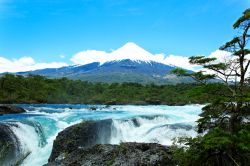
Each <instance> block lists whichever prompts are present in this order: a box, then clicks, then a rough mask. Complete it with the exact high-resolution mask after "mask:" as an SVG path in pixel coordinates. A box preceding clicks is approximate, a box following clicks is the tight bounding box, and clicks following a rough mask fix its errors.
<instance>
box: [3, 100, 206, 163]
mask: <svg viewBox="0 0 250 166" xmlns="http://www.w3.org/2000/svg"><path fill="white" fill-rule="evenodd" d="M23 107H24V108H26V109H27V110H28V112H27V113H25V114H21V115H10V116H9V117H5V118H4V119H3V117H0V121H3V122H5V121H6V122H7V121H8V123H14V124H15V125H12V130H13V132H14V133H15V135H16V136H17V137H18V139H19V141H20V143H21V149H22V152H23V153H24V154H25V153H27V152H31V153H30V155H29V156H28V157H27V158H26V159H25V160H24V162H23V163H22V165H23V166H30V165H32V166H41V165H43V164H45V163H47V160H48V158H49V156H50V153H51V150H52V145H53V141H54V139H55V138H56V136H57V134H58V132H60V131H62V130H63V129H65V128H66V127H68V126H70V125H73V124H76V123H79V122H81V121H82V120H100V119H112V130H111V140H110V143H111V144H118V143H120V142H148V143H150V142H154V143H160V144H164V145H170V144H171V142H172V141H171V139H172V138H174V137H178V136H184V135H186V136H194V135H196V133H195V130H194V128H192V127H194V126H195V121H196V120H197V119H198V118H199V116H198V114H199V113H200V111H201V107H202V106H201V105H188V106H179V107H178V106H176V107H175V106H111V107H104V106H96V107H97V110H94V111H93V110H90V109H89V107H91V106H86V105H41V106H40V105H23ZM1 118H2V119H1ZM11 121H12V122H11Z"/></svg>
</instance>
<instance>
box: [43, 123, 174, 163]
mask: <svg viewBox="0 0 250 166" xmlns="http://www.w3.org/2000/svg"><path fill="white" fill-rule="evenodd" d="M111 125H112V120H100V121H87V122H82V123H80V124H76V125H73V126H71V127H68V128H66V129H65V130H63V131H62V132H60V133H59V134H58V136H57V138H56V140H55V141H54V144H53V150H52V153H51V156H50V158H49V163H48V164H46V166H56V165H61V166H68V165H75V166H77V165H86V166H97V165H98V166H106V165H113V166H118V165H119V166H120V165H123V166H135V165H150V166H151V165H152V166H154V165H155V166H159V165H164V166H167V165H170V166H171V165H174V164H173V160H172V156H171V152H170V150H169V148H168V147H166V146H162V145H160V144H155V143H133V142H130V143H121V144H120V145H110V144H109V142H110V136H111Z"/></svg>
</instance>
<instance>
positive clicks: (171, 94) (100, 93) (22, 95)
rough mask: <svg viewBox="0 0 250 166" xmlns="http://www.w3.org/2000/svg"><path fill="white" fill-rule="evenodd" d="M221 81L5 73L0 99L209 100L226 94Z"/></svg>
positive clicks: (89, 101)
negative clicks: (140, 81) (129, 80)
mask: <svg viewBox="0 0 250 166" xmlns="http://www.w3.org/2000/svg"><path fill="white" fill-rule="evenodd" d="M226 92H227V90H226V89H225V88H224V86H223V85H222V84H210V85H209V86H206V88H204V87H203V86H201V85H195V84H179V85H162V86H157V85H153V84H150V85H141V84H137V83H121V84H118V83H112V84H107V83H90V82H86V81H80V80H69V79H66V78H61V79H47V78H45V77H43V76H32V75H30V76H27V77H23V76H15V75H10V74H8V75H5V76H3V77H1V78H0V102H1V103H86V104H169V105H182V104H189V103H208V102H211V101H212V100H213V98H211V94H214V93H217V94H224V95H225V94H226Z"/></svg>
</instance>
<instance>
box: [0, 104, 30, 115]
mask: <svg viewBox="0 0 250 166" xmlns="http://www.w3.org/2000/svg"><path fill="white" fill-rule="evenodd" d="M23 112H26V111H25V110H24V109H23V108H21V107H17V106H13V105H0V115H3V114H18V113H23Z"/></svg>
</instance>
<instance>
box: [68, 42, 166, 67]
mask: <svg viewBox="0 0 250 166" xmlns="http://www.w3.org/2000/svg"><path fill="white" fill-rule="evenodd" d="M124 59H130V60H133V61H146V62H149V61H156V62H161V63H162V60H163V59H164V55H163V54H156V55H153V54H151V53H150V52H148V51H146V50H144V49H143V48H141V47H140V46H138V45H137V44H135V43H133V42H128V43H126V44H125V45H123V46H122V47H120V48H118V49H116V50H114V51H112V52H105V51H96V50H87V51H82V52H79V53H77V54H76V55H74V56H73V57H72V58H71V61H73V62H74V63H75V64H82V65H83V64H88V63H92V62H100V63H101V64H103V63H105V62H109V61H120V60H124Z"/></svg>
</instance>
